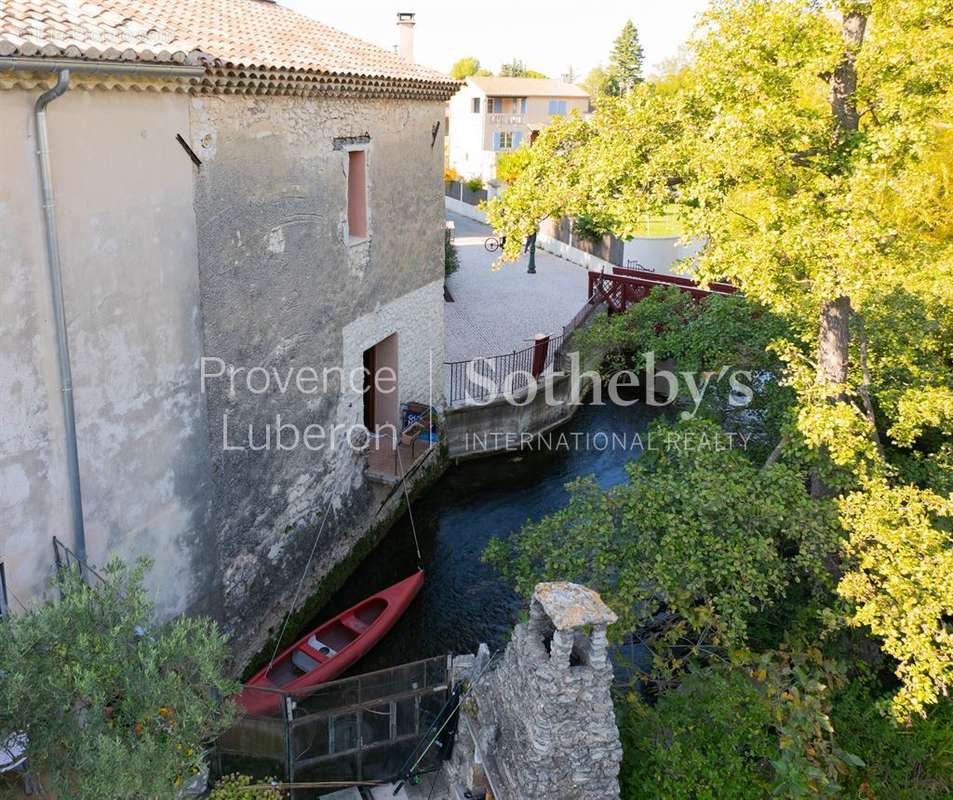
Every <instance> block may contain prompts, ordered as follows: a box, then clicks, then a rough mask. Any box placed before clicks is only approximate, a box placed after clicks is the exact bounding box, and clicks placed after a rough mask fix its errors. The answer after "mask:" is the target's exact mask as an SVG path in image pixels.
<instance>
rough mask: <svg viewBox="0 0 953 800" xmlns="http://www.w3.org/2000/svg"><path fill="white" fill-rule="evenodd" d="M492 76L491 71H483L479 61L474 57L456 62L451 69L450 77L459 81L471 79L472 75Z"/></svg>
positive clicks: (465, 57)
mask: <svg viewBox="0 0 953 800" xmlns="http://www.w3.org/2000/svg"><path fill="white" fill-rule="evenodd" d="M491 74H492V73H491V72H490V71H489V70H485V69H483V68H482V67H481V66H480V62H479V60H478V59H476V58H474V57H473V56H464V57H463V58H461V59H460V60H459V61H455V62H454V64H453V66H452V67H450V77H451V78H456V79H457V80H458V81H462V80H463V79H464V78H469V77H470V76H471V75H491Z"/></svg>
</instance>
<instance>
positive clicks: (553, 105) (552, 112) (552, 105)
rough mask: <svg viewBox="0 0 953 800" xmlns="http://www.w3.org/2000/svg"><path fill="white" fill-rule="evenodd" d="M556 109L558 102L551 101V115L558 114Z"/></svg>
mask: <svg viewBox="0 0 953 800" xmlns="http://www.w3.org/2000/svg"><path fill="white" fill-rule="evenodd" d="M556 108H557V103H556V101H555V100H550V101H549V113H550V114H555V113H556Z"/></svg>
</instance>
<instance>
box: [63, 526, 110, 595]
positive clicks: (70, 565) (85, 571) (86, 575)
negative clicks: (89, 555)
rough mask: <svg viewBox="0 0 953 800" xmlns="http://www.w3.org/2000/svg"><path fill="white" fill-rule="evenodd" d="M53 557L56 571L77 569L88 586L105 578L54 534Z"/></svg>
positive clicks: (104, 580)
mask: <svg viewBox="0 0 953 800" xmlns="http://www.w3.org/2000/svg"><path fill="white" fill-rule="evenodd" d="M53 558H54V559H55V561H56V571H57V572H58V573H59V572H63V571H64V570H77V571H78V572H79V574H80V576H81V577H82V578H83V580H85V581H86V583H88V584H89V585H90V586H94V585H97V584H103V583H105V582H106V579H105V578H103V576H102V575H100V574H99V573H98V572H96V570H95V569H93V568H92V567H91V566H90V565H89V564H88V563H86V562H85V561H83V560H81V559H80V558H79V557H78V556H77V555H76V553H74V552H73V551H72V550H71V549H70V548H69V547H68V546H67V545H65V544H63V542H61V541H60V540H59V539H57V538H56V537H55V536H54V537H53Z"/></svg>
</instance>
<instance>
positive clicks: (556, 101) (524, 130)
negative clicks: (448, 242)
mask: <svg viewBox="0 0 953 800" xmlns="http://www.w3.org/2000/svg"><path fill="white" fill-rule="evenodd" d="M588 110H589V95H588V94H587V93H586V91H585V89H582V88H581V87H579V86H575V85H573V84H571V83H564V82H563V81H558V80H551V79H549V78H496V77H470V78H467V80H466V83H465V84H464V86H463V87H462V88H461V89H460V91H459V92H457V94H455V95H454V96H453V98H452V99H451V100H450V124H449V130H448V133H449V138H450V147H449V165H450V167H451V168H453V169H454V170H456V171H457V172H458V173H459V174H460V175H461V176H463V177H464V178H474V177H480V178H482V179H483V180H484V181H491V180H494V179H495V178H496V159H497V157H498V156H499V154H500V153H501V152H506V151H509V150H515V149H516V148H518V147H519V146H520V145H521V144H523V143H524V142H527V143H531V142H532V141H533V140H534V139H535V138H536V136H537V135H538V134H539V132H540V130H542V128H544V127H545V126H546V125H548V124H549V122H550V120H551V119H552V118H553V117H554V116H557V115H559V116H566V115H567V114H570V113H572V112H573V111H578V112H579V113H580V114H585V113H586V112H587V111H588Z"/></svg>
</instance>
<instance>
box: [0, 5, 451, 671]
mask: <svg viewBox="0 0 953 800" xmlns="http://www.w3.org/2000/svg"><path fill="white" fill-rule="evenodd" d="M407 17H408V15H403V19H402V21H401V22H402V24H403V26H404V30H403V33H402V41H404V42H405V47H409V40H410V37H409V36H408V35H407V34H408V29H407V23H408V19H407ZM409 22H410V23H411V24H412V18H411V19H410V20H409ZM54 85H56V86H57V88H55V89H54V90H53V91H49V90H51V87H54ZM457 86H458V84H457V83H456V82H455V81H453V80H451V79H450V78H448V77H446V76H444V75H442V74H440V73H437V72H434V71H433V70H430V69H427V68H425V67H422V66H419V65H416V64H414V63H412V62H411V61H410V60H409V59H407V58H404V57H403V56H402V55H401V54H397V53H391V52H388V51H386V50H382V49H380V48H377V47H374V46H372V45H370V44H367V43H365V42H362V41H360V40H358V39H355V38H353V37H351V36H348V35H346V34H344V33H341V32H339V31H336V30H333V29H331V28H329V27H327V26H325V25H322V24H321V23H319V22H317V21H315V20H312V19H310V18H307V17H304V16H302V15H299V14H296V13H294V12H292V11H291V10H289V9H286V8H283V7H282V6H281V5H279V4H276V3H275V2H272V0H96V2H80V0H12V2H7V3H4V4H3V5H2V6H0V119H2V120H3V125H2V127H0V130H2V134H0V137H2V147H0V174H2V176H3V181H2V184H0V510H2V514H0V574H2V579H3V580H2V584H3V585H2V586H0V597H2V598H3V600H4V607H3V609H0V610H10V609H13V610H15V609H16V608H17V607H18V606H19V605H20V604H24V605H25V604H29V603H30V602H31V601H32V600H34V599H36V598H39V597H42V596H43V595H44V593H45V592H46V590H47V588H46V587H47V585H48V579H49V577H50V575H51V573H52V569H53V561H54V548H53V544H52V541H53V537H54V536H56V537H57V538H58V539H60V540H62V541H63V542H64V543H65V544H66V545H67V546H68V547H70V548H72V549H73V550H74V551H76V552H78V553H80V554H85V556H86V558H87V560H88V561H89V562H91V563H93V564H102V563H104V562H105V561H106V560H107V559H108V558H109V557H110V556H111V555H114V554H115V555H119V556H121V557H123V558H124V559H127V560H130V559H133V558H135V557H137V556H151V557H152V558H153V559H154V560H155V562H156V564H155V567H154V569H153V571H152V573H151V576H150V580H151V582H152V586H153V587H154V595H155V599H156V603H157V606H158V610H159V613H160V614H161V615H162V616H164V617H168V616H170V615H174V614H177V613H181V612H193V613H194V612H205V613H210V614H212V615H214V616H215V617H217V618H219V619H220V620H222V621H223V623H224V624H225V626H226V629H227V631H228V632H229V633H230V634H231V635H232V637H233V640H234V643H235V646H236V650H237V651H238V652H240V653H241V656H240V660H241V658H242V657H250V656H251V655H252V654H253V652H254V650H255V649H256V648H257V647H258V646H259V645H260V644H261V643H262V642H263V640H264V639H265V638H266V637H267V632H268V629H269V627H271V626H273V625H274V622H275V620H276V619H277V618H278V617H279V616H280V614H281V613H282V612H284V611H285V610H286V609H287V603H288V602H289V601H290V598H291V596H292V594H293V588H294V584H295V583H296V582H297V580H298V578H299V576H300V575H301V571H302V568H303V566H304V563H305V560H306V558H307V556H308V554H309V553H310V552H311V548H312V545H313V544H314V541H315V535H316V529H317V528H318V526H319V524H320V520H321V518H322V517H323V515H324V512H325V510H326V509H330V511H329V512H328V522H327V527H326V529H325V530H324V532H323V534H322V538H321V540H320V542H319V546H318V548H317V552H316V555H315V559H314V562H313V564H314V566H313V568H312V570H311V574H310V576H309V582H308V587H307V588H308V589H313V588H315V587H316V586H318V584H319V583H320V581H321V580H322V578H323V577H325V576H326V575H327V574H328V573H329V572H330V571H331V570H332V568H333V567H334V566H335V565H336V564H338V563H339V562H341V561H342V560H343V559H344V558H346V556H347V555H348V554H349V553H350V552H351V551H352V549H353V548H354V546H355V544H356V543H357V542H359V541H360V540H361V539H362V537H364V536H365V535H366V534H367V533H368V531H370V530H373V529H379V528H380V527H381V526H382V525H383V524H384V523H385V521H386V518H387V515H388V514H389V513H393V512H394V509H395V504H396V499H395V492H394V491H393V489H394V487H393V485H392V484H393V481H394V475H395V473H396V472H398V471H399V470H400V469H401V468H404V466H405V465H404V463H403V461H402V460H401V461H400V464H399V465H398V466H396V468H394V469H390V468H389V467H388V465H397V460H396V459H395V458H392V456H394V455H395V454H394V453H393V451H392V449H388V448H392V447H393V444H392V443H393V439H392V438H390V439H388V438H387V437H384V439H382V440H380V441H381V442H383V444H382V445H381V446H382V447H383V448H384V451H385V452H384V454H383V457H382V456H381V454H380V453H379V452H378V453H372V454H371V455H368V453H367V452H365V451H363V450H361V449H360V448H359V447H358V446H357V444H360V442H358V441H356V440H355V439H354V436H353V430H354V429H355V426H359V425H360V424H361V423H367V424H369V425H370V426H371V427H374V426H375V425H377V424H381V423H384V424H387V423H394V422H397V421H398V418H399V408H400V405H399V404H400V403H403V402H407V401H422V402H424V403H432V404H439V402H440V391H441V386H442V383H441V382H440V381H439V380H438V381H436V383H434V382H432V381H431V379H430V376H431V371H433V372H434V373H436V374H438V375H439V374H440V373H439V370H440V366H439V365H440V364H441V363H442V361H443V356H442V346H443V293H442V292H443V235H444V234H443V202H442V178H441V175H442V168H443V130H442V127H443V126H442V125H441V124H440V123H441V122H442V120H443V116H444V108H445V104H446V102H447V100H448V98H449V97H450V96H451V95H452V94H453V93H454V91H456V89H457ZM43 93H46V94H45V95H43V96H44V100H43V101H41V102H39V103H38V97H40V96H41V94H43ZM38 153H39V155H38ZM60 297H61V298H62V302H60V300H59V298H60ZM60 310H62V314H60V313H59V312H60ZM60 317H61V319H60V323H61V324H58V318H60ZM60 332H62V333H63V334H65V335H64V336H62V337H60V336H59V334H60ZM365 368H370V369H372V370H374V372H375V373H381V371H382V370H384V369H385V368H386V369H390V370H392V371H393V374H392V375H391V382H390V385H376V384H375V383H374V382H372V381H371V382H369V381H368V380H367V378H366V376H365V374H364V369H365ZM354 376H356V377H354ZM381 383H382V384H383V382H381ZM70 407H72V413H71V408H70ZM309 426H311V428H310V429H309ZM73 427H75V437H73V435H72V432H71V429H72V428H73ZM309 430H310V432H311V435H310V436H308V431H309ZM295 434H297V436H298V439H297V440H295V439H294V435H295ZM322 437H323V438H322ZM71 440H75V448H74V447H73V446H72V444H71ZM292 444H294V446H292ZM419 454H420V451H419V449H418V450H417V451H416V453H415V455H418V456H419ZM375 457H376V458H377V459H378V463H377V465H376V466H375V462H374V458H375ZM433 457H434V450H433V449H431V450H430V455H429V458H431V459H433ZM424 468H426V467H424ZM375 470H376V472H375ZM422 471H423V470H420V471H419V472H422ZM388 472H390V473H391V474H389V475H388ZM375 475H376V477H377V479H378V480H375ZM304 595H306V593H304Z"/></svg>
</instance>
